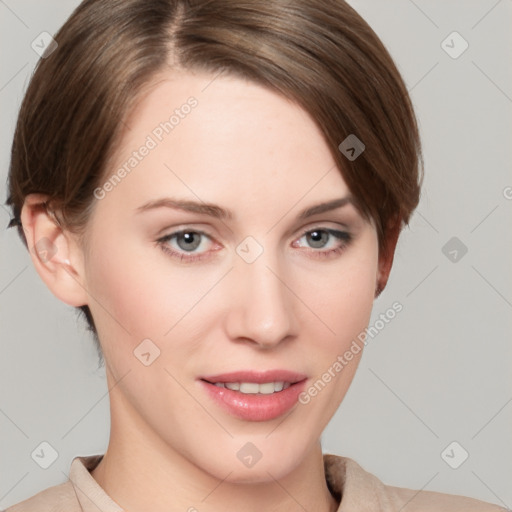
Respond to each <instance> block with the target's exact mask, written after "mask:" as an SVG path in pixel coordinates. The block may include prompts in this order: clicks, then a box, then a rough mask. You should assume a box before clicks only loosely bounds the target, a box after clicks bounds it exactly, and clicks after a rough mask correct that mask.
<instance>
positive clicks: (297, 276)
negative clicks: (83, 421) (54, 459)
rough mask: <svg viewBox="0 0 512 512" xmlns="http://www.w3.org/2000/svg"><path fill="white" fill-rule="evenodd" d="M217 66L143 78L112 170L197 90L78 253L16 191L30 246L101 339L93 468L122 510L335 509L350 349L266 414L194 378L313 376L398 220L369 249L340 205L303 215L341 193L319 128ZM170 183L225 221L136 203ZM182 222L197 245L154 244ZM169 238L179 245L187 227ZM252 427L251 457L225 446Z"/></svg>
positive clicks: (370, 235)
mask: <svg viewBox="0 0 512 512" xmlns="http://www.w3.org/2000/svg"><path fill="white" fill-rule="evenodd" d="M212 79H213V75H208V74H203V73H191V72H180V73H176V72H174V73H173V74H171V73H169V74H167V75H162V76H160V77H159V78H158V80H155V81H154V83H153V85H152V87H151V88H150V89H149V90H148V93H147V95H146V96H145V97H144V98H143V100H142V101H141V102H140V103H139V104H138V106H137V108H136V109H135V111H134V112H132V114H131V116H130V118H129V120H128V126H129V128H130V129H129V130H128V129H127V130H126V131H125V133H124V136H123V139H122V143H121V145H120V147H119V148H118V151H117V153H116V158H115V161H113V163H112V166H111V172H110V173H109V174H108V176H110V175H111V174H112V173H113V172H115V170H116V169H117V168H118V167H119V166H121V165H122V164H123V163H124V162H125V161H126V160H127V159H128V158H129V156H130V154H131V152H132V151H134V150H136V149H137V148H139V147H140V146H141V145H142V144H143V143H144V141H145V140H146V137H147V135H148V134H151V132H152V130H153V129H154V128H155V126H157V125H158V124H159V123H160V122H162V121H163V120H165V119H166V118H168V117H169V116H168V115H165V113H166V112H168V111H169V112H170V111H172V110H174V109H175V108H176V107H179V106H180V105H182V104H183V103H185V102H186V100H187V98H189V97H190V96H195V98H197V100H198V105H197V107H196V108H194V109H193V110H192V111H191V113H190V114H189V115H188V116H186V117H185V118H184V119H181V120H180V123H179V125H178V126H176V127H175V128H174V130H173V131H172V132H171V133H170V134H169V135H167V136H166V137H164V139H163V141H162V142H161V143H159V144H158V146H157V147H156V148H155V149H153V150H152V151H151V152H150V153H149V154H148V156H146V157H145V158H144V159H143V160H142V161H141V162H140V163H139V164H138V166H137V167H136V168H134V169H133V170H132V171H131V173H130V174H128V175H127V176H126V177H125V178H124V179H123V180H122V182H121V183H119V184H118V185H117V186H116V187H115V188H114V189H113V190H112V191H110V192H109V193H107V194H106V195H105V197H104V198H103V199H101V200H95V201H96V204H95V208H94V211H93V214H92V216H91V217H90V220H89V224H88V226H87V243H88V247H89V249H90V250H89V251H88V250H86V249H85V248H83V247H82V246H81V245H80V244H79V243H78V241H77V239H76V237H75V236H74V235H72V234H71V233H70V232H69V231H67V230H66V229H61V227H59V226H58V225H57V224H56V223H55V222H54V219H52V217H51V216H48V215H47V214H46V213H45V212H44V211H41V210H38V209H36V208H35V205H36V204H37V203H38V202H40V201H41V200H42V199H44V196H41V195H40V194H31V195H30V196H28V197H27V200H26V201H25V205H24V207H23V211H22V223H23V228H24V231H25V234H26V237H27V241H28V244H29V247H33V246H34V244H35V243H36V242H37V241H38V240H40V239H41V238H43V237H46V238H48V239H49V240H50V241H51V243H52V244H54V247H55V249H56V252H55V254H54V255H53V257H52V258H51V259H50V260H48V261H46V260H45V259H44V258H41V256H40V255H39V254H38V253H37V252H35V251H31V257H32V259H33V262H34V265H35V267H36V270H37V271H38V273H39V275H40V276H41V278H42V279H43V280H44V282H45V283H46V284H47V286H48V287H49V289H50V290H51V291H52V293H54V295H55V296H56V297H58V298H59V299H61V300H62V301H64V302H65V303H67V304H70V305H72V306H80V305H83V304H88V305H89V307H90V309H91V312H92V314H93V317H94V319H95V323H96V326H97V329H98V333H99V337H100V340H101V344H102V349H103V353H104V357H105V362H106V374H107V382H108V387H109V389H110V408H111V435H110V443H109V446H108V449H107V451H106V454H105V457H104V459H103V461H102V462H101V463H100V464H99V466H98V467H97V468H96V469H95V470H94V471H93V472H92V476H93V477H94V478H95V479H96V481H97V482H98V483H99V484H100V485H101V486H102V487H103V488H104V489H105V491H106V492H107V493H108V494H109V495H110V496H111V497H112V498H113V499H114V500H115V501H116V502H117V503H119V504H120V505H121V506H122V507H123V508H125V509H126V510H130V511H131V512H136V511H140V512H142V511H146V510H152V511H153V512H164V511H165V512H173V511H178V510H179V511H183V510H189V509H190V510H193V509H191V508H190V507H195V508H196V509H197V510H199V511H200V512H204V511H221V510H244V511H246V512H251V511H255V512H256V511H258V512H260V511H261V510H280V511H296V510H297V511H298V510H301V511H302V510H304V509H306V510H317V511H325V512H327V511H331V510H336V509H337V507H338V503H337V502H336V500H335V499H334V498H333V496H332V495H331V494H330V492H329V490H328V488H327V485H326V482H325V475H324V468H323V459H322V451H321V445H320V436H321V434H322V431H323V430H324V428H325V426H326V425H327V423H328V422H329V421H330V419H331V418H332V416H333V415H334V413H335V412H336V410H337V409H338V406H339V405H340V403H341V401H342V400H343V398H344V396H345V394H346V392H347V390H348V388H349V386H350V383H351V381H352V379H353V377H354V373H355V371H356V368H357V366H358V363H359V360H360V357H361V354H362V352H359V354H357V355H355V356H354V359H353V360H352V361H351V362H350V363H349V364H348V365H347V366H346V367H344V369H343V371H342V372H340V373H339V374H337V376H336V378H334V379H332V380H331V382H330V383H329V384H328V385H327V386H326V387H325V388H324V389H323V390H322V391H321V392H320V393H319V394H318V395H317V396H316V397H314V398H313V399H311V401H310V402H309V403H308V404H307V405H302V404H296V406H295V407H294V409H293V410H292V412H291V413H289V414H288V415H287V416H286V417H280V418H277V419H274V420H271V421H262V422H250V421H244V420H241V419H238V418H236V417H234V416H231V415H230V414H229V413H227V412H225V411H224V410H222V409H220V408H219V407H218V406H217V405H216V404H215V403H213V402H212V401H211V399H210V398H209V397H208V396H207V395H206V394H205V392H204V391H203V390H202V388H201V386H200V385H199V382H198V381H197V379H198V378H199V377H200V376H205V375H212V374H219V373H224V372H227V371H234V370H239V369H256V370H263V369H275V368H281V369H290V370H296V371H299V372H303V373H305V374H306V375H307V376H308V386H307V387H309V385H310V384H311V383H313V382H314V381H316V380H317V379H318V378H320V377H321V375H322V374H323V373H324V372H325V371H327V369H328V368H329V367H331V366H332V364H333V363H334V361H335V360H336V358H337V356H338V355H340V354H343V353H344V352H345V351H346V350H347V349H348V348H349V347H350V344H351V342H352V340H353V339H355V338H356V337H357V335H358V334H359V333H360V332H361V331H363V330H364V328H365V327H366V326H367V325H368V322H369V319H370V314H371V310H372V306H373V301H374V298H375V290H376V288H377V287H378V286H379V287H380V288H381V289H382V288H383V287H384V286H385V284H386V281H387V278H388V275H389V271H390V268H391V264H392V259H393V252H394V247H395V244H396V238H397V236H398V231H395V232H394V234H393V235H391V236H390V238H389V240H388V243H387V245H386V247H387V249H386V250H384V251H382V252H381V253H380V254H379V251H378V240H377V234H376V230H375V226H374V224H373V222H368V221H366V220H365V219H364V218H363V217H362V216H361V215H360V213H359V212H358V210H357V209H356V208H355V207H354V206H353V205H352V204H350V203H349V204H347V205H346V206H343V207H341V208H338V209H336V210H333V211H330V212H326V213H323V214H318V215H316V216H314V217H311V218H308V219H305V220H298V219H297V218H296V217H297V214H298V212H299V211H301V210H302V209H304V208H306V207H308V206H312V205H316V204H318V203H321V202H324V201H328V200H331V199H336V198H341V197H344V196H347V195H350V191H349V190H348V188H347V185H346V184H345V181H344V180H343V178H342V176H341V173H340V172H339V170H338V169H337V168H336V167H335V164H334V160H333V158H332V156H331V154H330V152H329V150H328V148H327V145H326V143H325V141H324V139H323V137H322V135H321V132H320V131H319V129H318V128H317V126H316V124H315V123H314V122H313V121H312V119H311V118H310V117H309V116H308V115H307V113H306V112H304V111H303V110H302V109H301V108H299V107H298V106H297V105H295V104H294V103H292V102H290V101H288V100H287V99H285V98H283V97H281V96H279V95H277V94H276V93H274V92H272V91H270V90H268V89H266V88H263V87H261V86H259V85H256V84H253V83H250V82H247V81H244V80H242V79H239V78H235V77H229V76H218V77H217V78H216V79H215V80H214V81H213V82H212ZM208 84H209V85H208ZM207 85H208V87H207V88H206V89H205V87H206V86H207ZM203 89H204V90H203ZM212 177H214V178H212ZM165 196H172V197H175V198H182V199H190V200H195V201H198V200H201V201H204V202H208V203H215V204H218V205H220V206H222V207H223V208H227V209H230V210H232V211H233V213H234V219H233V220H220V219H216V218H213V217H210V216H207V215H204V214H198V213H190V212H183V211H178V210H174V209H170V208H160V209H155V210H151V211H147V212H144V213H136V212H135V210H136V209H137V208H138V207H139V206H141V205H142V204H144V203H146V202H147V201H150V200H154V199H158V198H161V197H165ZM198 198H199V199H198ZM183 228H187V229H189V230H191V231H194V230H199V231H204V232H206V233H207V235H208V236H206V237H202V238H201V237H200V236H199V235H196V236H199V240H200V241H201V243H200V245H199V247H197V248H195V249H193V250H192V253H193V254H196V255H197V254H198V253H201V254H203V256H204V259H203V260H199V261H193V262H189V263H187V262H185V261H180V260H179V259H177V258H173V257H172V256H170V255H169V254H167V253H165V252H164V251H163V250H162V246H161V245H159V244H158V243H157V242H156V240H157V239H159V238H161V237H162V236H164V235H167V234H172V233H173V232H176V231H179V230H180V229H183ZM315 228H316V229H336V230H340V231H344V232H349V233H350V235H351V236H352V239H351V241H350V242H349V243H346V242H344V241H343V240H338V239H337V238H336V237H335V236H333V235H330V236H329V235H328V233H327V232H323V233H324V236H325V237H326V238H325V240H324V241H323V242H318V239H316V240H317V242H316V244H315V241H314V240H312V239H311V237H310V236H308V235H304V232H305V231H306V230H309V231H314V230H315ZM248 236H251V237H253V238H254V239H255V240H257V241H258V243H259V244H260V246H261V247H262V248H263V253H262V254H261V255H260V256H259V257H258V258H257V259H256V261H254V262H253V263H250V264H249V263H247V262H246V261H244V260H243V259H242V258H241V257H240V256H239V255H238V254H237V252H236V248H237V246H238V244H240V243H241V242H242V241H243V240H244V239H245V238H246V237H248ZM178 242H181V245H179V244H178ZM322 243H323V244H324V245H323V246H322V245H321V244H322ZM166 244H167V246H168V247H171V248H172V249H174V250H175V251H177V252H180V253H182V254H185V255H187V254H188V255H190V252H187V251H186V247H187V245H186V244H187V241H184V240H183V238H181V239H179V240H178V239H176V238H174V239H173V240H169V241H167V242H166ZM188 244H190V241H188ZM340 246H343V249H342V251H341V252H340V253H338V254H333V253H331V254H330V255H328V256H327V257H321V254H320V253H322V252H324V253H326V252H327V251H328V250H330V249H334V248H337V247H340ZM147 338H149V339H151V340H152V342H153V343H154V344H155V345H157V346H158V348H159V349H160V356H159V357H158V358H157V359H155V360H154V362H153V363H152V364H151V365H149V366H145V365H144V364H142V363H141V362H140V361H139V359H138V358H136V357H134V354H133V351H134V350H135V349H136V347H137V346H138V345H139V344H140V343H141V341H142V340H144V339H147ZM306 389H307V388H306ZM247 442H252V443H253V444H254V445H256V446H257V448H258V449H259V451H260V452H261V453H262V457H261V459H260V460H259V461H258V462H257V463H256V464H255V465H254V466H252V467H250V468H248V467H246V466H245V465H244V464H242V463H241V462H240V460H239V459H238V458H237V452H238V450H239V449H240V448H241V447H242V446H244V445H245V444H246V443H247Z"/></svg>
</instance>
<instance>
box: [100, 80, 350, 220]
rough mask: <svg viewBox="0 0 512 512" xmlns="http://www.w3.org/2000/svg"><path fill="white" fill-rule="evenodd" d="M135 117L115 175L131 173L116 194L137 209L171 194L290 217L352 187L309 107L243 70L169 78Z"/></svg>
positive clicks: (156, 84)
mask: <svg viewBox="0 0 512 512" xmlns="http://www.w3.org/2000/svg"><path fill="white" fill-rule="evenodd" d="M126 124H127V127H126V129H125V130H124V134H123V137H122V139H121V144H120V146H119V148H118V151H117V152H116V155H115V159H114V161H113V163H112V165H111V166H110V169H109V173H108V176H111V175H112V174H115V173H116V172H118V171H119V169H123V168H124V170H125V172H122V173H121V174H123V176H124V177H123V178H122V180H121V181H120V182H119V184H117V185H116V186H115V187H114V190H112V192H110V193H109V196H112V197H113V196H114V195H116V196H118V199H121V196H122V200H123V202H124V203H126V204H130V205H131V206H133V207H136V206H139V205H140V204H141V203H142V202H144V200H145V201H149V200H152V199H157V198H159V197H162V196H164V195H170V196H178V197H184V198H189V199H194V200H198V199H200V200H204V201H206V202H209V201H212V202H216V203H225V204H226V206H227V207H228V208H229V209H231V210H234V211H235V212H236V210H237V208H242V209H246V210H247V206H248V203H254V202H256V203H259V204H260V205H262V206H263V207H264V208H268V207H271V209H272V210H273V212H274V213H275V214H278V213H279V212H281V214H282V211H283V210H284V209H288V210H289V209H290V208H291V207H292V206H293V204H294V203H298V202H299V201H301V198H305V201H306V202H301V203H300V204H299V205H298V207H297V208H298V209H301V210H302V209H303V208H304V206H306V204H309V203H311V202H314V201H315V200H316V199H320V200H326V199H334V198H337V197H341V196H343V195H347V194H348V193H349V191H348V188H347V186H346V184H345V182H344V180H343V178H342V176H341V173H340V171H339V170H338V168H337V167H336V164H335V162H334V159H333V158H332V155H331V153H330V151H329V149H328V146H327V144H326V142H325V140H324V138H323V135H322V133H321V131H320V129H319V128H318V126H317V125H316V123H315V122H314V121H313V120H312V119H311V117H310V116H309V115H308V113H307V112H305V111H304V110H303V109H302V108H300V107H299V106H298V105H297V104H296V103H294V102H292V101H290V100H288V99H286V98H284V97H283V96H281V95H279V94H277V93H275V92H273V91H271V90H270V89H268V88H265V87H263V86H260V85H258V84H255V83H252V82H249V81H246V80H244V79H241V78H238V77H234V76H226V75H217V76H216V75H214V74H209V73H192V72H180V73H174V72H172V73H171V72H169V73H168V74H166V75H160V76H159V77H158V78H157V79H155V80H154V81H153V82H152V83H151V84H150V86H149V87H147V88H146V90H145V94H144V96H143V97H142V99H141V100H140V101H139V103H138V105H137V106H136V108H135V109H134V111H133V112H132V113H131V115H130V116H129V118H128V119H127V123H126ZM142 153H144V155H142V156H141V154H142ZM306 196H307V197H306ZM136 203H137V204H136ZM253 213H255V212H253Z"/></svg>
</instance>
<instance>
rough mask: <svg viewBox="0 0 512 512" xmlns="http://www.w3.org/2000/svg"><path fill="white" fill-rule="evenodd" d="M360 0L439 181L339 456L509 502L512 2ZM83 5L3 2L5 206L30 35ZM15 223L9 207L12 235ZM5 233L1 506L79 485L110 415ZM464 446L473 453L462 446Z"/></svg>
mask: <svg viewBox="0 0 512 512" xmlns="http://www.w3.org/2000/svg"><path fill="white" fill-rule="evenodd" d="M350 3H351V5H353V6H354V7H355V8H356V9H357V10H358V11H359V12H360V14H361V15H362V16H363V17H364V18H365V19H366V20H367V21H368V22H369V23H370V25H371V26H372V27H373V28H374V30H375V31H376V32H377V34H378V35H379V36H380V37H381V38H382V40H383V41H384V43H385V44H386V45H387V47H388V48H389V50H390V52H391V54H392V55H393V57H394V58H395V60H396V62H397V64H398V67H399V69H400V71H401V72H402V73H403V76H404V78H405V81H406V83H407V85H408V87H409V90H410V91H411V96H412V98H413V102H414V105H415V107H416V110H417V114H418V117H419V121H420V126H421V133H422V138H423V144H424V152H425V173H426V177H425V185H424V189H423V195H422V199H421V203H420V206H419V208H418V210H417V212H416V213H415V215H414V217H413V219H412V222H411V226H410V228H409V229H407V230H406V231H405V232H404V233H403V235H402V237H401V239H400V242H399V246H398V249H397V252H396V257H395V267H394V269H393V271H392V274H391V279H390V282H389V285H388V287H387V289H386V290H385V291H384V293H383V294H382V295H381V297H380V298H379V299H378V300H377V301H376V303H375V307H374V315H373V319H376V318H377V317H378V316H379V314H380V313H383V312H385V311H386V310H387V309H388V308H389V307H390V306H391V304H392V303H393V302H394V301H396V300H397V301H399V302H400V303H402V304H403V311H402V312H401V313H399V314H398V315H397V316H396V318H395V319H394V320H393V321H392V322H391V323H389V324H388V325H386V327H385V328H384V329H382V330H381V331H380V333H379V334H378V336H376V337H375V338H374V339H372V340H370V342H369V344H368V346H367V348H366V350H365V354H364V356H363V359H362V361H361V365H360V368H359V371H358V373H357V375H356V378H355V380H354V382H353V385H352V387H351V388H350V390H349V393H348V395H347V396H346V398H345V400H344V402H343V404H342V406H341V407H340V409H339V410H338V412H337V414H336V415H335V416H334V418H333V420H332V421H331V422H330V424H329V425H328V427H327V429H326V431H325V433H324V435H323V438H322V439H323V446H324V451H330V452H332V453H337V454H340V455H345V456H348V457H352V458H354V459H355V460H357V461H358V462H359V463H360V464H361V465H362V466H363V467H364V468H365V469H367V470H368V471H370V472H372V473H374V474H376V475H377V476H378V477H379V478H381V479H382V480H383V481H384V482H385V483H387V484H391V485H396V486H401V487H410V488H415V489H426V490H436V491H441V492H448V493H452V494H462V495H467V496H472V497H475V498H479V499H482V500H485V501H490V502H494V503H498V504H501V505H503V506H508V507H509V508H510V507H512V486H511V485H510V482H511V481H512V440H511V436H510V432H511V426H512V403H511V402H512V386H511V382H512V372H511V371H510V370H511V360H512V357H511V355H512V354H511V343H510V341H511V333H512V315H511V309H512V286H511V285H512V271H511V265H510V261H511V253H512V229H510V227H511V226H510V222H509V221H510V214H511V209H512V200H511V199H510V198H511V197H512V188H507V187H512V174H511V173H510V167H511V163H510V162H511V161H512V150H511V138H510V136H511V131H512V130H511V125H512V116H511V113H512V67H511V64H510V62H511V59H510V53H511V52H510V49H511V42H512V41H511V39H512V36H511V31H510V26H511V21H512V1H511V0H499V1H497V0H478V1H477V0H472V1H468V0H458V1H449V2H448V1H446V0H415V1H412V0H386V1H380V0H379V1H378V0H373V1H372V0H352V1H351V2H350ZM77 4H78V2H77V1H70V0H66V1H63V0H61V1H58V2H57V1H55V0H53V1H45V2H40V1H37V0H31V1H27V0H24V1H23V2H21V1H18V2H15V1H14V0H5V1H2V0H0V28H1V30H0V41H1V43H0V47H1V48H2V54H1V74H0V102H1V116H0V123H1V127H0V129H1V133H0V148H1V152H0V159H1V172H2V176H3V178H2V180H1V183H0V187H1V190H0V191H1V194H0V195H1V198H2V199H1V201H2V203H3V202H4V201H5V198H6V192H5V179H6V176H7V168H8V163H9V150H10V144H11V141H12V135H13V130H14V125H15V120H16V116H17V110H18V108H19V105H20V102H21V99H22V96H23V93H24V91H25V89H26V86H27V83H28V78H29V76H30V74H31V72H32V70H33V68H34V66H35V64H36V62H37V59H38V56H37V55H36V54H35V53H34V51H33V50H32V48H31V46H30V45H31V42H32V41H33V40H34V39H35V38H36V36H38V35H39V34H40V33H41V32H42V31H47V32H49V33H51V34H54V33H55V32H56V31H57V30H58V28H59V27H60V26H61V25H62V23H63V22H64V21H65V20H66V18H67V17H68V16H69V14H70V13H71V11H72V10H73V8H74V7H75V6H76V5H77ZM453 31H457V32H459V33H460V34H461V36H462V37H463V38H464V39H465V40H466V41H467V42H468V43H469V48H468V49H467V50H466V51H465V52H464V53H463V54H462V55H460V56H459V57H458V58H456V59H454V58H452V57H450V56H449V55H448V54H447V53H446V52H445V51H444V49H443V47H442V46H441V43H442V41H443V40H445V38H446V37H447V36H448V35H449V34H451V33H452V32H453ZM448 44H450V45H451V46H453V47H454V48H453V49H452V50H451V51H457V50H458V49H460V48H461V45H460V41H457V40H453V43H452V42H451V40H450V39H448ZM9 218H10V215H9V212H8V210H7V209H6V207H5V206H4V205H3V204H2V206H1V207H0V223H1V226H5V225H7V223H8V220H9ZM454 236H455V237H457V238H458V239H459V242H457V244H459V246H460V244H461V243H462V244H464V245H465V246H466V247H467V249H468V252H467V254H465V255H464V256H463V257H460V254H461V252H460V251H459V253H458V254H459V259H458V261H456V262H453V261H451V260H450V259H449V258H448V257H447V256H445V254H444V253H443V252H442V248H443V246H444V245H445V244H446V243H447V242H448V240H450V239H451V238H452V237H454ZM0 240H1V245H0V250H1V257H0V320H1V338H0V339H1V343H2V350H1V357H0V379H1V381H0V382H1V386H0V431H1V437H0V439H1V447H0V450H1V451H0V509H2V508H5V507H7V506H9V505H11V504H13V503H16V502H18V501H21V500H22V499H25V498H27V497H29V496H31V495H33V494H35V493H36V492H38V491H40V490H42V489H45V488H47V487H49V486H52V485H56V484H58V483H60V482H63V481H65V480H66V479H67V474H68V470H69V465H70V462H71V460H72V458H73V457H75V456H76V455H89V454H95V453H103V452H104V451H105V449H106V446H107V443H108V435H109V427H110V423H109V421H110V420H109V409H108V393H107V387H106V379H105V375H104V369H103V368H102V369H99V370H98V369H97V358H96V352H95V350H94V348H93V344H92V340H91V338H90V335H89V334H88V333H87V332H86V330H85V327H84V324H83V323H82V322H81V321H78V320H77V317H76V315H75V313H74V309H73V308H72V307H70V306H67V305H66V304H64V303H61V302H59V301H58V299H56V298H55V297H54V296H53V295H52V294H51V293H50V291H49V290H48V289H47V288H46V286H45V285H44V283H43V282H42V281H41V280H40V278H39V276H38V275H37V273H36V272H35V270H34V268H33V266H32V263H31V261H30V259H29V255H28V253H27V251H26V250H25V248H24V246H23V245H22V243H21V241H20V240H19V239H18V238H17V235H16V233H15V231H14V230H8V231H7V230H5V229H4V228H3V227H2V229H1V230H0ZM450 250H451V249H450ZM446 252H448V251H446ZM448 256H450V255H449V254H448ZM372 323H373V320H372ZM42 441H47V442H49V443H50V444H51V445H52V446H53V447H54V448H55V449H56V450H57V452H58V455H59V456H58V458H57V460H56V461H55V463H54V464H53V465H51V466H50V467H49V468H48V469H46V470H45V469H42V468H40V467H39V466H38V465H36V463H35V462H34V461H33V460H32V458H31V453H32V452H33V451H34V449H35V448H36V447H37V446H38V445H39V444H40V443H41V442H42ZM453 441H456V442H457V443H459V445H460V446H461V447H463V449H464V450H466V451H467V452H468V453H469V457H468V459H467V460H466V461H465V462H464V463H463V464H462V465H460V467H458V469H452V468H451V467H450V466H449V465H448V464H447V463H446V462H445V460H443V458H442V456H441V453H442V452H443V450H444V449H445V448H446V447H447V446H448V445H449V444H450V443H451V442H453ZM449 453H450V455H452V457H451V462H452V464H454V462H453V461H455V462H457V460H460V459H458V458H459V457H460V453H461V449H460V448H456V449H455V450H454V452H449Z"/></svg>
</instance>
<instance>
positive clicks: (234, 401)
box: [198, 370, 307, 421]
mask: <svg viewBox="0 0 512 512" xmlns="http://www.w3.org/2000/svg"><path fill="white" fill-rule="evenodd" d="M198 380H199V381H200V382H201V384H202V387H203V388H204V389H205V390H206V392H207V394H208V396H209V397H210V398H211V399H213V401H214V403H215V404H216V405H218V406H220V407H221V408H222V409H224V410H225V411H227V412H229V413H230V414H231V415H233V416H236V417H238V418H240V419H244V420H248V421H266V420H270V419H274V418H277V417H278V416H281V415H283V414H284V413H285V412H287V411H289V410H290V409H291V408H292V407H293V406H294V405H295V404H296V403H297V400H298V396H299V394H300V393H301V392H302V390H303V389H304V387H305V383H306V380H307V377H306V376H305V375H304V374H300V373H297V372H291V371H286V370H273V371H267V372H254V371H241V372H231V373H225V374H222V375H215V376H209V377H202V378H200V379H198Z"/></svg>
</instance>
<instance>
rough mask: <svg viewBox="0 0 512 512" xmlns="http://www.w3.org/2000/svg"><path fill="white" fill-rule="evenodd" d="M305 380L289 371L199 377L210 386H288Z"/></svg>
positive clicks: (251, 371)
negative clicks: (244, 384)
mask: <svg viewBox="0 0 512 512" xmlns="http://www.w3.org/2000/svg"><path fill="white" fill-rule="evenodd" d="M306 378H307V376H306V375H304V374H303V373H298V372H294V371H290V370H267V371H254V370H245V371H244V370H242V371H236V372H229V373H222V374H220V375H210V376H206V377H200V379H201V380H204V381H206V382H210V383H211V384H215V383H216V382H223V383H226V382H255V383H257V384H264V383H266V382H289V383H290V384H295V383H296V382H300V381H302V380H304V379H306Z"/></svg>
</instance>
